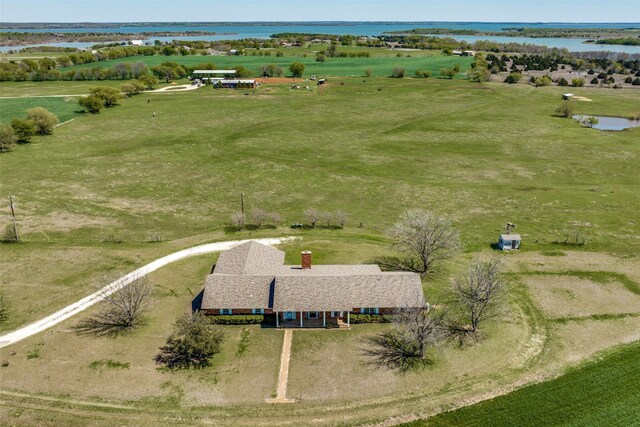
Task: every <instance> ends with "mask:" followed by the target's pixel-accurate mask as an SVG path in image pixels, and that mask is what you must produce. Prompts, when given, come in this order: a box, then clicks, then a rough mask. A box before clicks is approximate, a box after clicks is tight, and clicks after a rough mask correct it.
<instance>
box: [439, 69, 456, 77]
mask: <svg viewBox="0 0 640 427" xmlns="http://www.w3.org/2000/svg"><path fill="white" fill-rule="evenodd" d="M456 74H458V73H456V72H455V71H454V70H453V68H443V69H441V70H440V75H441V76H442V77H444V78H445V79H452V78H454V77H455V75H456Z"/></svg>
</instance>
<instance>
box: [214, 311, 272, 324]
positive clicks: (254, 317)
mask: <svg viewBox="0 0 640 427" xmlns="http://www.w3.org/2000/svg"><path fill="white" fill-rule="evenodd" d="M210 319H211V323H215V324H217V325H256V324H259V323H262V322H263V321H264V316H263V315H262V314H245V315H241V314H236V315H230V316H227V315H223V316H211V318H210Z"/></svg>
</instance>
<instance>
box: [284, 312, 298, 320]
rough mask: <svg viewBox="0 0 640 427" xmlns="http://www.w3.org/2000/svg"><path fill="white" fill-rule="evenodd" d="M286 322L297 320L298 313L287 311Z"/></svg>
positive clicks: (285, 313) (285, 314)
mask: <svg viewBox="0 0 640 427" xmlns="http://www.w3.org/2000/svg"><path fill="white" fill-rule="evenodd" d="M284 320H296V312H295V311H285V312H284Z"/></svg>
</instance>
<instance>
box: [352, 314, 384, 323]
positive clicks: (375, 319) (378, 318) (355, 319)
mask: <svg viewBox="0 0 640 427" xmlns="http://www.w3.org/2000/svg"><path fill="white" fill-rule="evenodd" d="M391 320H392V317H391V316H389V315H387V314H351V315H350V322H351V323H353V324H359V323H391Z"/></svg>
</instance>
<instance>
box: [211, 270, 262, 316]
mask: <svg viewBox="0 0 640 427" xmlns="http://www.w3.org/2000/svg"><path fill="white" fill-rule="evenodd" d="M271 282H273V276H243V275H228V274H210V275H209V276H208V277H207V280H206V282H205V286H204V295H203V296H202V305H201V307H202V308H205V309H206V308H218V309H219V308H236V309H240V308H268V307H269V292H270V290H271Z"/></svg>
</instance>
